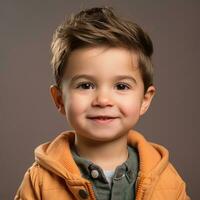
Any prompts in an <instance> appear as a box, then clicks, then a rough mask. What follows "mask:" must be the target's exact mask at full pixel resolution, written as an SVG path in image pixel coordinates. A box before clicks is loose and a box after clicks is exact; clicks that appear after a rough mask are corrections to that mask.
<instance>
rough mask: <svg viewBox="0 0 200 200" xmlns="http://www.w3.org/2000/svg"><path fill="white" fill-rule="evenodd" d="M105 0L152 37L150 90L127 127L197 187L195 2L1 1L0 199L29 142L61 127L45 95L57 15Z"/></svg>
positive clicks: (28, 160)
mask: <svg viewBox="0 0 200 200" xmlns="http://www.w3.org/2000/svg"><path fill="white" fill-rule="evenodd" d="M102 5H109V6H112V7H113V8H114V9H115V11H116V13H118V14H119V15H121V16H123V17H126V18H129V19H131V20H134V21H135V22H136V23H138V24H140V25H141V26H142V27H143V28H144V29H145V30H146V31H147V32H148V33H149V34H150V36H151V38H152V40H153V43H154V50H155V53H154V63H155V86H156V88H157V93H156V96H155V97H154V99H153V102H152V105H151V107H150V108H149V110H148V112H147V113H146V114H145V115H144V117H143V118H141V119H140V121H139V123H138V125H137V126H136V127H135V129H137V130H139V131H141V132H142V133H143V134H144V136H145V137H146V138H147V139H149V140H150V141H153V142H156V143H160V144H162V145H164V146H165V147H166V148H167V149H168V150H169V151H170V159H171V162H172V163H173V164H174V165H175V167H176V169H177V170H178V171H179V174H180V175H181V176H182V177H183V179H184V180H185V181H186V182H187V191H188V193H189V195H190V196H191V197H192V199H198V197H199V195H200V193H199V191H198V190H199V189H198V188H199V186H198V183H199V178H200V177H199V169H200V164H199V163H200V161H199V155H198V153H199V138H200V136H199V133H200V128H199V102H200V101H199V100H200V99H199V97H200V95H199V89H198V86H199V73H200V67H199V58H200V52H199V51H200V50H199V49H200V40H199V36H200V28H199V19H200V10H199V8H200V4H199V1H195V0H193V1H191V0H190V1H189V0H188V1H184V0H180V1H178V0H176V1H150V0H148V1H144V0H135V1H134V0H132V1H131V0H121V1H117V0H116V1H114V0H113V1H103V0H102V1H92V0H91V1H81V0H79V1H78V0H76V1H72V0H71V1H64V0H56V1H37V0H34V1H30V0H29V1H27V0H26V1H25V0H24V1H22V0H18V1H14V0H13V1H9V0H7V1H4V2H3V1H1V2H0V36H1V37H0V89H1V90H0V126H1V129H0V159H1V160H0V199H2V200H8V199H13V196H14V193H15V192H16V190H17V188H18V186H19V184H20V183H21V181H22V178H23V175H24V173H25V171H26V170H27V168H28V167H29V166H30V165H31V164H32V162H33V161H34V155H33V151H34V148H35V147H36V146H38V145H39V144H41V143H43V142H47V141H49V140H51V139H53V138H54V137H55V136H56V135H58V134H59V133H60V132H61V131H64V130H67V129H68V127H67V124H66V120H65V118H64V117H63V116H61V115H60V114H59V113H58V111H57V110H56V107H55V106H54V103H53V101H52V99H51V96H50V92H49V86H50V84H52V83H53V76H52V71H51V68H50V64H49V63H50V42H51V39H52V33H53V31H54V30H55V28H56V27H57V25H58V24H60V22H62V21H63V19H64V16H69V14H70V13H71V12H74V13H76V12H78V11H79V10H80V9H82V8H87V7H93V6H102Z"/></svg>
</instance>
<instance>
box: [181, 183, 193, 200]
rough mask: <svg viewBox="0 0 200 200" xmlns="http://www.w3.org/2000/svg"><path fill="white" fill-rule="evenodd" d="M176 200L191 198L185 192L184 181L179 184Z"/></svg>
mask: <svg viewBox="0 0 200 200" xmlns="http://www.w3.org/2000/svg"><path fill="white" fill-rule="evenodd" d="M178 200H191V198H190V197H189V196H188V195H187V194H186V186H185V183H184V182H183V184H182V185H181V186H180V191H179V196H178Z"/></svg>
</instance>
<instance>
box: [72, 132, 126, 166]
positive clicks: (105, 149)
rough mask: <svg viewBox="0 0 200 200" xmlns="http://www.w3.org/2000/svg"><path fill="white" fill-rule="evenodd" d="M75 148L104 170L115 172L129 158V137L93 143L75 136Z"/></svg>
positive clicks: (82, 155)
mask: <svg viewBox="0 0 200 200" xmlns="http://www.w3.org/2000/svg"><path fill="white" fill-rule="evenodd" d="M75 148H76V151H77V153H78V154H79V155H80V156H81V157H84V158H86V159H88V160H90V161H92V162H93V163H94V164H96V165H98V166H100V167H101V168H102V169H103V170H115V168H116V167H117V166H119V165H121V164H122V163H124V162H125V161H126V160H127V158H128V148H127V135H125V136H123V137H120V138H117V139H115V140H112V141H106V142H105V141H93V140H90V139H88V138H85V137H82V136H80V135H78V134H76V135H75Z"/></svg>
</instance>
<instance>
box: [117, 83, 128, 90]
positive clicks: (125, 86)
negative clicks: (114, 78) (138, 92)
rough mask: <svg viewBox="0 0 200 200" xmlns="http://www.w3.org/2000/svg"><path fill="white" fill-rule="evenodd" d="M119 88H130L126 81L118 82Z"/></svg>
mask: <svg viewBox="0 0 200 200" xmlns="http://www.w3.org/2000/svg"><path fill="white" fill-rule="evenodd" d="M117 88H118V89H119V90H127V89H130V87H129V85H127V84H125V83H119V84H117Z"/></svg>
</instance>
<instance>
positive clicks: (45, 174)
mask: <svg viewBox="0 0 200 200" xmlns="http://www.w3.org/2000/svg"><path fill="white" fill-rule="evenodd" d="M74 134H75V132H74V131H73V130H70V131H65V132H62V133H60V134H59V135H58V136H57V137H56V138H55V139H54V140H53V141H52V142H47V143H44V144H41V145H40V146H38V147H37V148H36V149H35V162H34V163H33V165H32V166H31V167H30V168H29V169H28V170H27V172H26V173H25V175H24V178H23V181H22V183H21V185H20V187H19V189H18V191H17V194H16V195H15V200H57V199H58V200H80V199H86V200H95V199H96V198H95V195H94V191H93V188H92V184H91V182H89V181H88V180H87V179H85V178H83V177H82V176H81V172H80V170H79V168H78V166H77V165H76V163H75V161H74V160H73V157H72V154H71V151H70V147H69V145H70V143H71V142H73V141H74ZM128 144H129V145H130V146H134V147H136V148H137V149H138V151H139V157H140V159H139V160H140V168H139V173H138V177H137V180H136V200H189V199H190V198H189V197H188V196H187V194H186V185H185V182H184V181H183V180H182V178H181V177H180V176H179V174H178V173H177V171H176V170H175V169H174V167H173V166H172V164H171V163H170V162H169V152H168V150H167V149H166V148H165V147H163V146H161V145H158V144H155V143H151V142H148V141H147V140H146V139H145V138H144V136H143V135H142V134H141V133H139V132H137V131H134V130H130V131H129V133H128Z"/></svg>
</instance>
